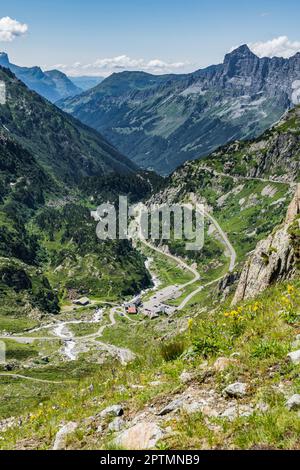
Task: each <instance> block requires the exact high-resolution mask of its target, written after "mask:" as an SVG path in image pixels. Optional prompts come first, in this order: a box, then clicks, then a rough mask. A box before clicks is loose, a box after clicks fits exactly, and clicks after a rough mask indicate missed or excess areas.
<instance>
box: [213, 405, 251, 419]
mask: <svg viewBox="0 0 300 470" xmlns="http://www.w3.org/2000/svg"><path fill="white" fill-rule="evenodd" d="M252 414H253V408H252V407H251V406H246V405H245V406H240V407H239V406H230V407H229V408H227V409H226V410H225V411H224V412H223V413H222V415H221V418H226V419H228V420H229V421H234V420H235V419H236V418H242V417H248V416H251V415H252Z"/></svg>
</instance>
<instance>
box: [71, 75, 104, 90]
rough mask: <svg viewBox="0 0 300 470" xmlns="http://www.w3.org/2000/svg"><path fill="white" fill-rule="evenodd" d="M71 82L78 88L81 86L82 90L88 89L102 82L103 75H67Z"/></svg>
mask: <svg viewBox="0 0 300 470" xmlns="http://www.w3.org/2000/svg"><path fill="white" fill-rule="evenodd" d="M68 78H69V80H71V82H73V83H74V85H75V86H77V87H78V88H81V90H83V91H87V90H90V89H91V88H94V87H95V86H97V85H99V83H101V82H103V80H104V77H88V76H82V77H68Z"/></svg>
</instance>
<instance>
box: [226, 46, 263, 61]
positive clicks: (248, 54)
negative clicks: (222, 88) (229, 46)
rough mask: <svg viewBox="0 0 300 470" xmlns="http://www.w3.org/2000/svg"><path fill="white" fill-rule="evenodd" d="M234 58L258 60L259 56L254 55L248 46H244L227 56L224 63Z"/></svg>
mask: <svg viewBox="0 0 300 470" xmlns="http://www.w3.org/2000/svg"><path fill="white" fill-rule="evenodd" d="M232 57H238V58H241V57H243V58H257V56H256V55H255V54H254V52H252V51H251V49H250V48H249V46H248V45H247V44H243V45H241V46H239V47H237V48H236V49H234V50H233V51H231V52H229V53H228V54H226V55H225V59H224V63H226V62H227V61H228V60H230V59H231V58H232Z"/></svg>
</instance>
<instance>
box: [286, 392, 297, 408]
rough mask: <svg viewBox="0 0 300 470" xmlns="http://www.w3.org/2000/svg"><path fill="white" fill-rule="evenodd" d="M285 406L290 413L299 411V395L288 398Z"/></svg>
mask: <svg viewBox="0 0 300 470" xmlns="http://www.w3.org/2000/svg"><path fill="white" fill-rule="evenodd" d="M285 406H286V408H287V409H288V410H290V411H294V410H299V409H300V395H299V394H296V395H293V396H292V397H290V398H289V399H288V400H287V402H286V404H285Z"/></svg>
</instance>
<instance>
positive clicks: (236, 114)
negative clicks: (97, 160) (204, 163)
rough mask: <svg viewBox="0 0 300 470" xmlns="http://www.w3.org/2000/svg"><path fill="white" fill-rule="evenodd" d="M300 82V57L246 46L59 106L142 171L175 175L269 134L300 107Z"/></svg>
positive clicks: (106, 84)
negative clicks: (212, 61) (203, 64)
mask: <svg viewBox="0 0 300 470" xmlns="http://www.w3.org/2000/svg"><path fill="white" fill-rule="evenodd" d="M299 79H300V53H298V54H296V55H295V56H293V57H291V58H290V59H283V58H277V57H274V58H272V59H270V58H262V59H260V58H258V57H257V56H256V55H255V54H253V53H252V52H251V51H250V49H249V48H248V46H246V45H244V46H241V47H239V48H238V49H236V50H234V51H233V52H231V53H229V54H227V55H226V56H225V59H224V62H223V63H222V64H219V65H213V66H210V67H208V68H206V69H203V70H199V71H197V72H195V73H191V74H187V75H164V76H153V75H150V74H147V73H143V72H123V73H119V74H114V75H112V76H110V77H108V78H107V79H105V80H104V81H103V82H102V83H100V84H99V85H97V87H96V88H94V89H92V90H89V91H87V92H85V93H83V94H82V95H79V96H76V97H74V98H69V99H66V100H65V101H64V102H61V103H59V105H60V106H61V107H62V108H63V109H64V110H65V111H68V112H69V113H71V114H73V115H74V116H75V117H77V118H79V119H80V120H81V121H82V122H84V123H86V124H88V125H90V126H92V127H94V128H95V129H97V130H99V131H101V132H102V133H103V135H104V136H105V137H106V138H108V139H109V140H110V141H111V142H112V143H114V144H115V145H116V146H117V147H118V148H119V149H120V150H121V151H122V152H124V153H125V154H126V155H128V156H129V157H130V158H131V159H132V160H133V161H134V162H136V163H137V164H139V165H141V166H142V167H144V168H154V169H155V170H156V171H158V172H160V173H162V174H167V173H170V172H171V171H172V170H174V169H175V168H176V167H178V166H179V165H181V164H182V163H183V162H184V161H186V160H190V159H195V158H197V157H201V156H204V155H208V154H209V153H211V152H212V151H213V150H215V149H216V148H217V147H219V146H220V145H223V144H224V143H226V142H228V141H232V140H236V139H245V138H252V137H256V136H257V135H259V134H260V133H261V132H263V131H264V130H266V129H267V128H268V127H269V126H270V125H272V124H273V123H274V122H276V121H277V120H278V119H280V117H281V116H282V114H283V113H284V112H285V111H286V110H287V109H289V108H290V107H291V106H292V105H293V104H297V102H298V101H299V94H298V92H297V87H298V88H300V87H299V83H300V82H299ZM293 87H294V88H293Z"/></svg>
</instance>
